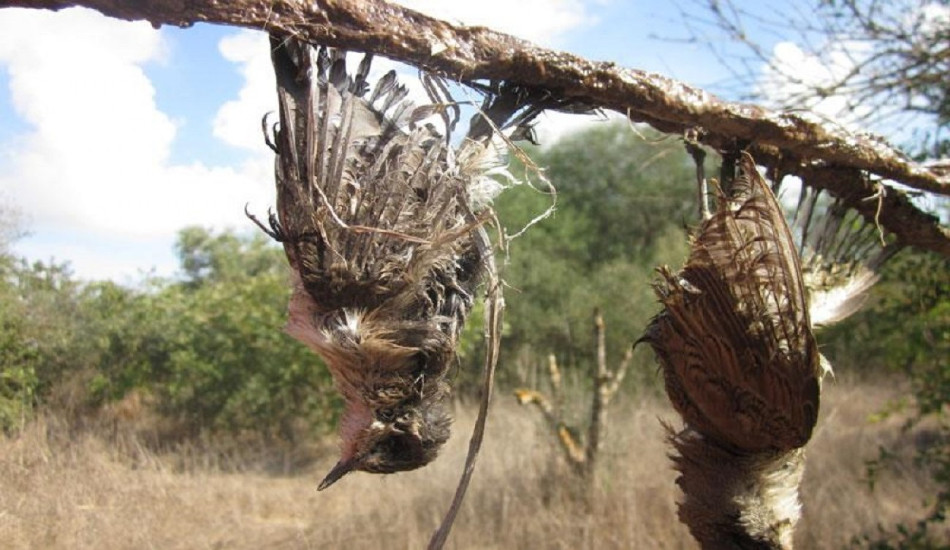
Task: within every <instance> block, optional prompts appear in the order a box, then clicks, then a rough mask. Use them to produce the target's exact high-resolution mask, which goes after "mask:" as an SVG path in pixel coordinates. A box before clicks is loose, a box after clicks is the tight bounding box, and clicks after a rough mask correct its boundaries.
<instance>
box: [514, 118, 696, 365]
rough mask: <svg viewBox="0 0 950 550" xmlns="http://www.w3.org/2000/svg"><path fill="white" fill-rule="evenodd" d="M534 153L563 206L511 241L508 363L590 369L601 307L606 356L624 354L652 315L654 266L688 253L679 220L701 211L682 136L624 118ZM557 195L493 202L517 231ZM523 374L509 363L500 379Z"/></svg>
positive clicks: (528, 193) (521, 193) (517, 192)
mask: <svg viewBox="0 0 950 550" xmlns="http://www.w3.org/2000/svg"><path fill="white" fill-rule="evenodd" d="M531 156H532V158H533V160H534V161H535V163H536V164H537V165H538V166H540V167H541V168H542V169H543V170H544V171H545V174H546V176H547V177H548V179H549V180H550V181H551V183H552V184H553V185H554V186H555V187H556V188H557V210H556V211H555V212H554V214H553V215H552V216H550V217H549V218H547V219H545V220H543V221H541V222H539V223H538V224H536V225H534V226H533V227H531V229H530V230H529V231H527V232H526V233H524V235H523V236H521V237H520V238H518V239H515V240H514V241H512V242H511V249H510V255H509V258H507V261H506V262H504V263H505V265H504V269H503V277H504V280H505V281H506V283H507V285H508V289H507V290H506V296H505V301H506V303H507V311H506V333H505V341H504V346H505V357H507V359H505V360H504V363H505V364H508V365H513V366H514V367H515V368H519V369H523V368H525V367H526V366H527V365H529V364H535V365H543V364H546V357H547V355H548V354H550V353H554V354H556V355H557V357H558V360H559V363H560V364H561V366H562V367H564V369H565V371H567V372H570V371H571V370H572V369H574V370H576V369H578V368H581V367H587V366H589V365H588V364H587V363H588V362H589V358H590V357H592V350H593V349H594V339H593V334H592V333H591V329H590V318H591V314H592V312H593V309H594V308H595V307H600V309H601V311H602V312H603V315H604V318H605V320H606V322H607V325H608V326H609V327H610V331H609V333H608V341H607V350H608V354H609V355H610V356H612V357H619V356H623V353H624V349H625V348H626V347H627V346H629V345H631V343H632V342H633V341H634V340H636V339H637V338H638V337H639V335H640V333H641V332H642V330H643V328H644V327H645V326H646V323H647V322H648V320H649V318H650V316H651V315H652V314H653V313H655V312H656V309H657V308H656V300H655V299H654V297H653V294H652V292H651V290H650V285H649V283H650V281H651V280H652V279H653V268H654V267H655V266H656V265H657V264H659V263H671V264H673V265H678V264H679V263H680V262H681V261H682V259H683V258H684V257H685V253H686V236H685V233H684V231H683V229H682V228H683V227H684V226H685V225H686V224H687V223H689V222H693V221H695V219H696V214H695V212H696V206H695V168H694V166H693V164H692V161H691V159H690V158H689V157H688V156H687V155H686V153H685V151H684V149H683V145H682V142H679V141H676V140H665V141H659V140H657V139H656V136H652V135H651V136H649V137H648V138H647V139H643V138H641V137H640V136H638V135H637V134H636V133H634V132H633V131H632V130H631V129H630V128H629V126H627V125H624V124H610V125H604V126H602V127H597V128H594V129H591V130H588V131H585V132H581V133H578V134H575V135H573V136H569V137H567V138H565V139H563V140H561V141H559V142H557V143H556V144H554V145H553V146H551V147H550V148H549V149H543V150H534V151H531ZM550 203H551V197H550V196H549V195H546V194H544V193H541V192H538V191H536V190H534V189H532V188H530V187H527V186H522V187H516V188H514V189H511V190H509V191H507V192H506V193H504V194H502V196H501V197H500V198H499V200H498V202H497V205H496V207H497V210H498V214H499V218H500V219H501V220H502V221H503V222H504V223H505V225H506V226H507V227H508V228H509V230H510V231H515V230H517V229H519V228H520V227H522V226H523V225H524V224H525V223H527V222H528V221H529V220H531V219H532V218H534V217H535V216H537V215H538V213H539V212H543V211H544V209H545V208H547V207H548V206H550ZM517 376H518V375H517V373H515V372H512V369H511V368H509V369H508V370H507V371H505V372H503V373H502V379H503V380H504V379H508V380H511V379H512V378H513V377H517Z"/></svg>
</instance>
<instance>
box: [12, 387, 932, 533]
mask: <svg viewBox="0 0 950 550" xmlns="http://www.w3.org/2000/svg"><path fill="white" fill-rule="evenodd" d="M896 395H897V393H896V390H895V389H894V388H893V386H892V385H888V384H877V385H854V384H849V383H846V382H842V381H840V380H839V381H838V382H833V381H832V382H827V383H826V384H825V391H824V400H823V404H822V419H821V421H820V424H819V428H818V430H817V432H816V434H815V438H814V439H813V441H812V444H811V445H810V450H809V457H808V466H807V473H806V479H805V483H804V490H803V500H804V506H805V509H804V517H803V519H802V522H801V523H800V524H799V529H798V533H797V547H798V548H840V547H842V546H845V545H847V544H848V542H849V540H850V538H851V537H852V536H853V535H855V534H858V533H860V532H862V531H868V532H874V531H875V529H876V526H877V525H878V524H882V525H885V526H891V525H893V524H894V523H895V522H897V521H901V520H907V519H910V518H914V517H916V516H917V514H918V513H919V512H920V510H921V501H922V498H923V496H922V495H926V494H928V492H929V493H930V494H932V490H933V488H932V487H930V486H928V480H927V477H926V476H925V475H924V474H923V473H921V472H919V471H917V470H915V469H914V468H913V466H912V462H911V460H909V458H908V457H909V456H910V455H911V453H912V448H913V445H914V444H915V441H916V440H917V439H919V438H920V437H922V436H921V434H917V435H915V434H913V433H910V434H902V433H901V432H900V425H901V422H902V419H901V418H899V417H892V418H889V419H887V420H885V421H883V422H877V423H869V422H868V417H869V415H871V414H872V413H874V412H875V411H877V410H879V409H880V408H881V407H883V406H884V405H885V403H886V402H887V401H888V399H891V398H893V397H895V396H896ZM534 412H535V411H533V410H530V409H521V408H518V407H517V405H515V404H514V403H513V399H512V398H511V397H510V395H505V394H499V395H498V398H497V401H496V404H495V406H494V410H493V414H492V417H491V419H490V422H489V429H488V433H487V437H486V442H485V445H484V448H483V452H482V455H481V458H480V459H479V463H478V470H477V471H476V474H475V477H474V479H473V483H472V486H471V489H470V491H469V494H468V498H467V501H466V503H465V506H464V507H463V511H462V513H461V514H460V517H459V520H458V522H457V523H456V526H455V528H454V530H453V533H452V537H451V539H450V543H449V545H448V546H449V547H450V548H458V549H462V548H464V549H476V548H478V549H488V548H519V549H520V548H542V549H547V548H552V549H553V548H564V549H574V548H670V549H675V548H695V544H694V543H693V541H692V539H691V538H690V536H689V534H688V532H687V531H686V529H685V528H684V527H683V526H681V525H680V524H679V523H678V521H677V520H676V515H675V500H676V498H677V496H678V493H677V489H676V488H675V485H674V483H673V480H674V477H675V475H674V473H673V472H672V471H671V469H670V465H669V461H668V459H667V458H666V453H667V447H666V445H665V443H664V441H663V438H664V433H663V429H662V427H661V424H660V421H659V419H661V418H662V419H664V420H666V421H668V422H671V423H674V424H675V423H676V422H677V419H676V416H675V414H674V413H673V412H672V410H671V409H670V408H669V406H668V405H667V404H666V403H665V402H662V401H660V400H659V399H642V400H639V401H638V402H632V401H631V400H628V399H624V397H623V396H618V398H617V400H616V402H615V404H614V405H613V406H612V410H611V425H610V433H609V434H608V443H607V448H606V451H607V456H606V457H604V459H603V466H604V468H605V469H604V470H603V475H602V478H601V482H600V483H599V484H598V486H597V487H595V488H594V490H593V493H592V496H591V497H590V498H589V499H587V500H586V499H584V498H582V497H581V492H580V491H578V490H577V487H576V486H573V485H572V484H571V482H570V473H569V472H568V470H567V468H566V467H565V466H564V465H563V464H561V462H560V456H559V454H558V452H557V449H555V448H554V447H553V446H552V440H553V438H552V437H551V436H550V434H548V433H546V432H545V431H544V430H543V427H542V425H541V423H540V421H539V419H538V418H537V417H536V415H535V414H534ZM457 416H458V417H459V420H458V421H457V423H456V426H455V430H454V432H455V435H454V437H453V439H452V441H451V443H450V444H449V446H448V448H447V450H446V452H445V453H444V455H443V456H442V457H441V458H440V459H439V460H437V461H436V462H435V463H434V464H433V465H431V466H429V467H428V468H425V469H423V470H421V471H416V472H409V473H405V474H399V475H394V476H373V475H368V474H353V475H351V476H349V477H347V478H346V479H344V480H343V481H342V482H340V483H337V484H336V485H334V486H333V487H332V488H331V489H329V490H327V491H326V492H322V493H317V491H316V485H317V482H318V481H319V479H320V476H321V474H323V473H324V472H325V471H326V470H327V469H328V468H329V467H330V466H331V465H332V461H333V459H334V457H333V453H332V451H333V448H332V446H330V445H325V446H323V447H321V448H319V449H316V448H315V449H311V450H310V452H311V453H316V456H319V459H318V460H315V461H313V462H312V463H310V464H309V465H307V466H305V467H303V468H298V469H296V471H294V472H293V473H292V474H289V475H285V474H269V473H267V470H266V468H261V467H257V466H255V464H254V463H253V462H254V461H253V460H252V459H246V461H247V463H246V464H241V461H240V459H233V462H231V463H227V464H225V463H223V462H222V461H223V459H222V458H221V455H220V454H214V455H213V454H211V453H210V452H207V451H200V450H197V447H195V448H192V449H190V450H189V449H182V450H180V451H178V452H176V453H171V454H162V455H157V454H154V453H151V452H149V451H146V450H145V449H143V448H142V447H141V446H138V445H137V444H136V441H134V440H131V441H130V440H128V439H127V438H123V436H121V435H120V436H119V438H118V440H119V441H120V442H121V443H122V445H120V446H119V448H121V450H119V448H117V446H116V445H115V444H114V441H115V440H116V438H115V434H112V433H108V434H106V435H96V434H95V433H89V432H87V433H85V434H84V435H74V436H72V437H69V436H66V435H65V434H66V433H68V432H67V431H66V430H65V429H64V428H61V427H60V426H59V425H58V424H57V423H56V422H54V421H53V420H51V419H45V420H44V419H40V420H37V421H34V422H33V423H32V424H30V425H28V426H27V427H26V429H25V430H24V432H23V433H22V434H21V436H19V437H18V438H16V439H7V440H0V547H2V548H69V549H77V548H96V549H103V550H108V549H113V548H135V549H140V548H170V549H175V548H181V549H202V548H227V549H231V548H247V549H257V548H286V549H290V548H350V549H358V548H368V549H376V548H395V549H399V548H422V547H424V546H425V543H426V541H427V540H428V536H429V534H430V532H431V530H432V529H433V528H434V527H436V526H437V524H438V522H439V520H440V518H441V515H442V513H443V512H444V509H445V507H446V506H447V503H448V501H449V499H450V498H451V494H452V492H453V491H454V488H455V484H456V482H457V478H458V475H459V472H460V469H461V464H462V461H463V458H464V453H465V450H466V448H467V439H468V432H469V430H470V427H471V425H472V422H473V414H472V412H471V411H470V410H469V409H468V408H464V409H462V410H459V411H457ZM105 431H108V430H105ZM120 432H121V430H120ZM895 441H899V442H900V444H901V446H902V448H905V449H907V457H904V459H902V460H900V461H899V462H898V463H897V465H896V466H895V467H892V468H889V469H887V470H886V471H884V472H882V474H881V478H880V480H879V481H878V483H877V486H876V488H875V490H874V491H873V492H872V491H870V490H869V489H868V486H867V484H866V482H865V481H864V471H865V468H864V460H866V459H868V458H871V457H874V456H876V454H877V448H878V446H879V445H882V444H884V445H890V444H892V443H894V442H895ZM242 466H243V467H242Z"/></svg>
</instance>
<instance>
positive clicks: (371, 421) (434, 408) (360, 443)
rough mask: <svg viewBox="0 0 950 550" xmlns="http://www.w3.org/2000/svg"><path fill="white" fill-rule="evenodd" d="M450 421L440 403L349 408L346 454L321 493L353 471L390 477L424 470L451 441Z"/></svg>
mask: <svg viewBox="0 0 950 550" xmlns="http://www.w3.org/2000/svg"><path fill="white" fill-rule="evenodd" d="M450 424H451V419H450V417H449V415H448V414H447V413H446V412H445V410H444V409H443V407H442V404H441V403H440V402H438V401H433V402H425V401H420V402H416V403H414V404H406V405H403V406H399V407H391V408H381V409H376V410H373V409H370V408H369V407H365V406H360V405H356V406H351V405H350V404H348V406H347V409H346V411H345V412H344V415H343V422H342V435H343V453H342V457H341V458H340V460H339V462H337V464H336V466H334V467H333V469H331V470H330V472H329V473H328V474H327V475H326V477H325V478H324V479H323V481H322V482H321V483H320V486H319V487H318V490H321V491H322V490H323V489H326V488H327V487H329V486H330V485H332V484H333V483H335V482H336V481H338V480H339V479H340V478H342V477H343V476H344V475H346V474H348V473H350V472H352V471H361V472H369V473H373V474H391V473H394V472H403V471H407V470H415V469H416V468H420V467H422V466H425V465H426V464H428V463H429V462H431V461H432V460H433V459H435V457H436V455H438V453H439V450H440V449H441V448H442V445H443V444H444V443H445V442H446V441H447V440H448V438H449V426H450Z"/></svg>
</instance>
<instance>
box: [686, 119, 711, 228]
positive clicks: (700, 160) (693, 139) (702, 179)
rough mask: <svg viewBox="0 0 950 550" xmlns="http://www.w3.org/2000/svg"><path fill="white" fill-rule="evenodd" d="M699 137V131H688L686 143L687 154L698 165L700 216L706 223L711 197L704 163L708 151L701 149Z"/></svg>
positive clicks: (697, 181)
mask: <svg viewBox="0 0 950 550" xmlns="http://www.w3.org/2000/svg"><path fill="white" fill-rule="evenodd" d="M698 137H699V131H698V130H695V129H691V130H687V132H686V135H685V141H686V152H687V153H689V154H690V156H692V157H693V162H694V163H695V164H696V186H697V188H698V189H697V192H698V193H699V214H700V216H701V217H702V219H703V221H705V220H708V219H709V203H708V201H707V197H708V195H709V186H708V184H707V183H706V168H705V166H704V161H705V160H706V151H704V150H703V148H702V147H700V145H699V140H698Z"/></svg>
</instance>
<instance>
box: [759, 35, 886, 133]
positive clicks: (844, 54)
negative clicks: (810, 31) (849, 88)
mask: <svg viewBox="0 0 950 550" xmlns="http://www.w3.org/2000/svg"><path fill="white" fill-rule="evenodd" d="M867 52H868V49H867V45H866V44H861V43H857V42H847V41H841V42H835V43H833V44H832V45H830V46H829V47H828V48H827V49H826V50H824V51H823V52H822V57H821V58H819V57H818V56H816V55H813V54H810V53H808V52H805V51H804V50H802V49H801V48H800V47H799V46H798V45H797V44H795V43H793V42H779V43H778V44H776V45H775V47H774V49H773V50H772V59H771V60H770V62H769V64H768V65H766V66H764V67H763V68H762V75H761V77H760V79H759V81H758V83H757V84H756V92H757V93H758V94H762V95H763V96H764V97H765V98H767V100H768V101H770V102H772V103H774V104H775V105H784V104H786V103H788V102H789V101H790V100H792V99H794V100H796V101H795V102H796V103H803V104H804V105H805V106H806V107H807V108H808V109H810V110H811V111H813V112H814V113H815V114H817V115H819V116H821V117H824V118H827V119H831V120H834V121H836V122H838V123H839V124H842V125H844V126H845V127H847V128H850V129H857V128H858V127H859V126H858V125H857V121H858V120H861V119H862V118H865V117H867V115H868V114H870V112H871V109H870V107H867V106H863V105H856V104H855V103H854V101H853V99H854V98H853V97H851V96H850V95H849V94H848V93H847V92H846V91H844V90H832V89H831V87H832V85H834V84H836V83H838V82H840V81H841V80H842V79H843V78H844V77H845V76H846V75H847V74H848V73H849V72H851V71H852V70H853V69H854V68H855V67H856V66H857V65H858V63H860V62H861V60H862V59H863V58H864V57H865V56H866V55H867ZM822 88H828V89H829V93H828V94H827V95H826V96H824V97H821V96H818V95H816V94H815V93H814V90H816V89H822Z"/></svg>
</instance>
